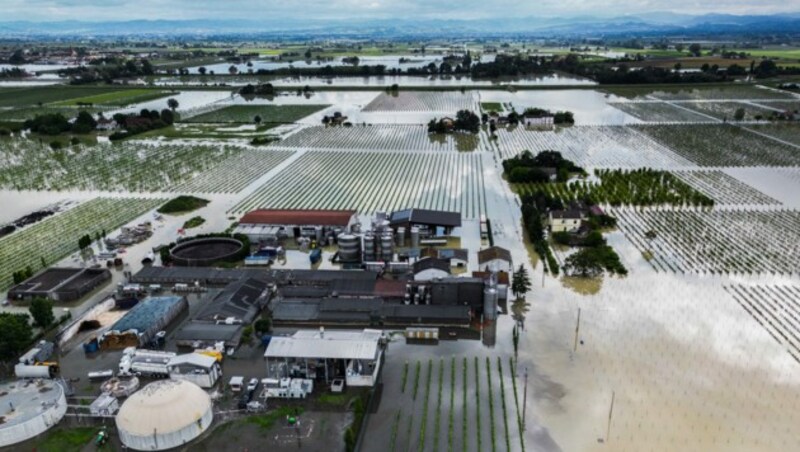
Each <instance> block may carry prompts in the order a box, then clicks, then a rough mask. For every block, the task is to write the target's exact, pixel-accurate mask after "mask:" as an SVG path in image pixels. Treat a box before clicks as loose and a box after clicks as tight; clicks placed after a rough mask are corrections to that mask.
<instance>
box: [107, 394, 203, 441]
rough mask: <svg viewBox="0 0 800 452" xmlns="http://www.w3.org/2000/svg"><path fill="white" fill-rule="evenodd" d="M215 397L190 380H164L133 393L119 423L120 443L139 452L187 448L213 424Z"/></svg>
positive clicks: (121, 412) (123, 406) (118, 419)
mask: <svg viewBox="0 0 800 452" xmlns="http://www.w3.org/2000/svg"><path fill="white" fill-rule="evenodd" d="M212 408H213V406H212V404H211V397H209V395H208V394H207V393H206V392H205V391H203V390H202V389H201V388H200V387H199V386H197V385H196V384H194V383H190V382H188V381H181V380H161V381H156V382H154V383H150V384H148V385H147V386H145V387H144V388H142V389H141V390H140V391H137V392H135V393H133V395H131V396H130V397H129V398H128V399H127V400H126V401H125V403H123V404H122V408H120V410H119V413H117V417H116V423H117V431H118V432H119V438H120V441H122V444H124V445H125V447H128V448H131V449H135V450H165V449H172V448H174V447H184V446H185V445H186V443H188V442H189V441H191V440H193V439H195V438H197V437H198V436H200V435H201V434H202V433H203V432H205V431H206V430H207V429H208V427H209V426H210V425H211V421H212V420H213V417H214V414H213V412H212Z"/></svg>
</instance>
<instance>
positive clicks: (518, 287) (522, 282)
mask: <svg viewBox="0 0 800 452" xmlns="http://www.w3.org/2000/svg"><path fill="white" fill-rule="evenodd" d="M529 290H531V280H530V278H529V277H528V270H526V269H525V266H524V265H522V264H520V266H519V268H518V269H517V271H515V272H514V280H513V281H512V282H511V292H513V293H514V296H515V297H517V298H518V299H519V298H522V297H524V296H525V294H526V293H528V291H529Z"/></svg>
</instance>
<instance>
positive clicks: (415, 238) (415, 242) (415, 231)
mask: <svg viewBox="0 0 800 452" xmlns="http://www.w3.org/2000/svg"><path fill="white" fill-rule="evenodd" d="M411 248H419V228H418V227H416V226H412V227H411Z"/></svg>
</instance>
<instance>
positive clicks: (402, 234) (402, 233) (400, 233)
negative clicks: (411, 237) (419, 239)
mask: <svg viewBox="0 0 800 452" xmlns="http://www.w3.org/2000/svg"><path fill="white" fill-rule="evenodd" d="M397 246H399V247H404V246H406V228H404V227H402V226H401V227H399V228H397Z"/></svg>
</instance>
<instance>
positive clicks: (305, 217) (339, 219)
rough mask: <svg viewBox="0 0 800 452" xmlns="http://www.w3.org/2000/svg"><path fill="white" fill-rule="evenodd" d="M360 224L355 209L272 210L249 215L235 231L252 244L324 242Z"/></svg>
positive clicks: (252, 212) (246, 215) (247, 214)
mask: <svg viewBox="0 0 800 452" xmlns="http://www.w3.org/2000/svg"><path fill="white" fill-rule="evenodd" d="M356 221H357V217H356V211H354V210H270V209H260V210H253V211H251V212H248V213H246V214H245V215H244V216H243V217H242V218H241V219H240V220H239V225H238V226H237V227H236V229H235V230H234V233H235V234H244V235H246V236H247V237H248V238H249V239H250V242H251V243H263V242H275V241H278V240H283V239H287V238H298V237H307V238H313V239H316V240H317V241H318V242H321V241H322V240H323V239H326V238H327V237H336V236H338V235H339V234H340V233H342V232H346V231H349V230H350V228H351V226H353V225H354V224H355V223H356Z"/></svg>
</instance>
